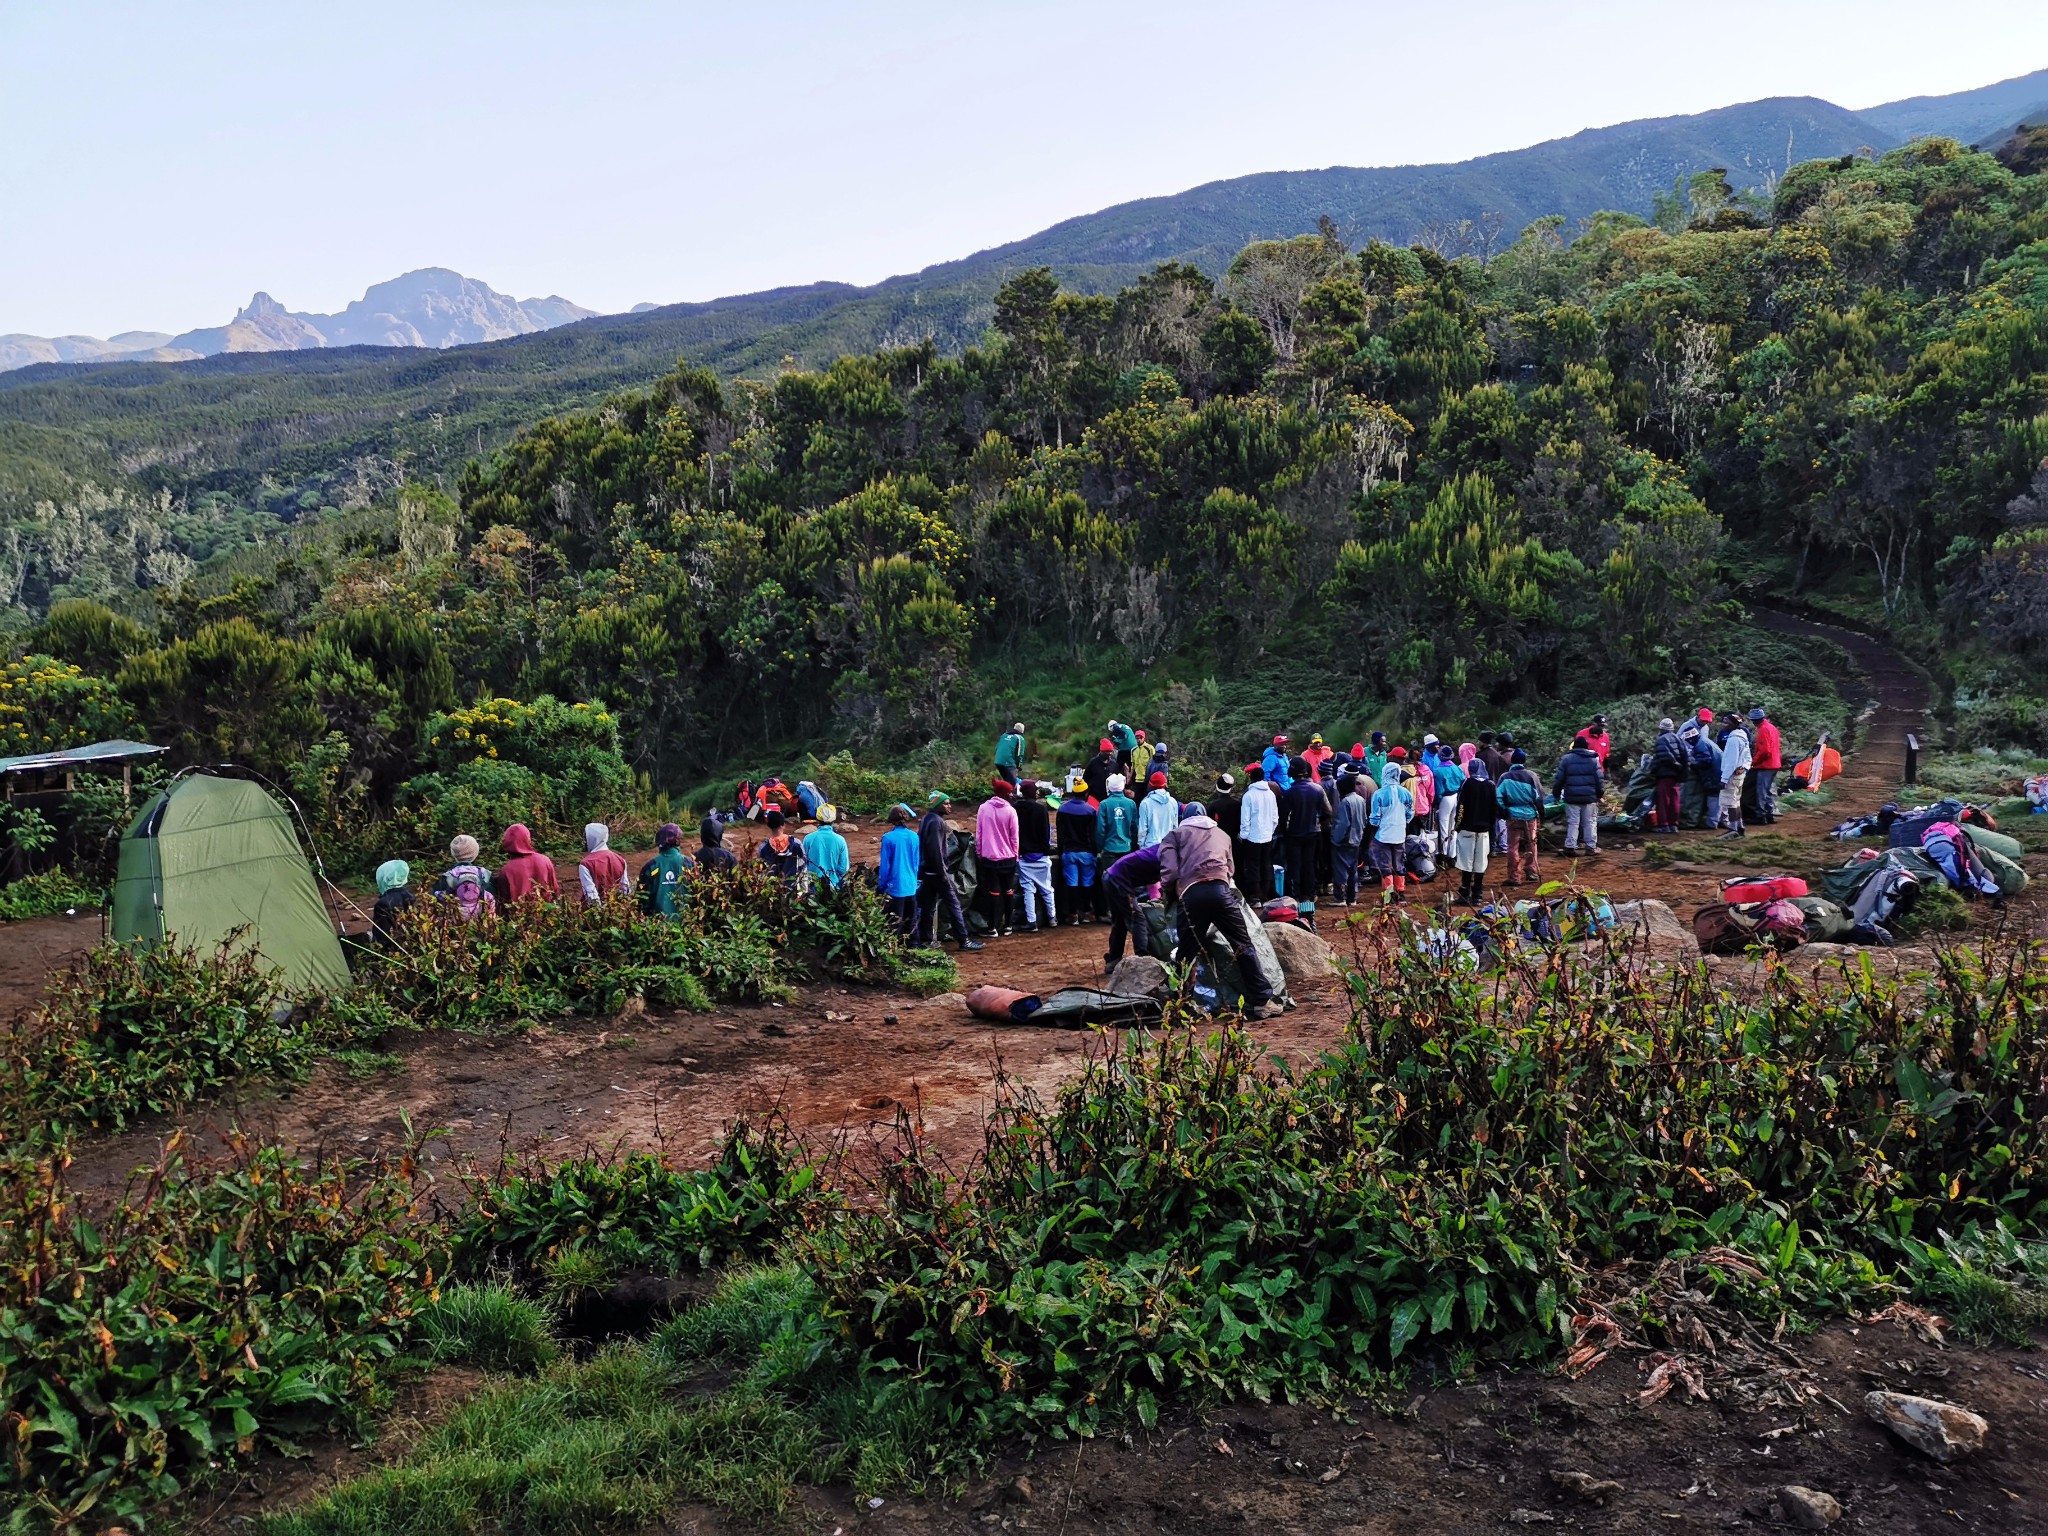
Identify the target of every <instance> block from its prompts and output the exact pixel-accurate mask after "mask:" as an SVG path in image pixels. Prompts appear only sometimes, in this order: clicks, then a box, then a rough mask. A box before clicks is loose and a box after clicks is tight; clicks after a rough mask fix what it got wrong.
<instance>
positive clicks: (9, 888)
mask: <svg viewBox="0 0 2048 1536" xmlns="http://www.w3.org/2000/svg"><path fill="white" fill-rule="evenodd" d="M105 894H106V893H105V892H104V891H102V890H100V889H99V888H98V887H96V886H90V885H86V884H84V883H83V882H82V881H80V880H79V879H78V878H77V877H76V876H74V875H71V874H69V873H68V872H66V871H64V870H61V869H51V870H45V871H44V872H43V873H42V874H39V875H24V876H23V877H22V878H21V879H19V880H16V881H13V882H11V883H10V884H7V885H4V886H0V923H17V922H20V921H22V920H23V919H24V918H30V917H54V916H55V915H56V914H57V913H59V912H63V911H66V910H68V909H69V908H72V907H85V908H91V909H94V910H97V909H98V907H99V904H100V901H101V899H102V898H103V897H104V896H105Z"/></svg>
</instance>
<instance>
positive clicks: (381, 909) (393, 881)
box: [370, 859, 413, 949]
mask: <svg viewBox="0 0 2048 1536" xmlns="http://www.w3.org/2000/svg"><path fill="white" fill-rule="evenodd" d="M412 902H413V895H412V866H411V865H410V864H408V863H406V862H405V860H403V859H386V860H385V861H384V862H383V863H382V864H379V865H378V866H377V905H376V906H374V907H372V908H371V909H370V937H371V939H372V941H373V942H374V943H375V944H376V946H377V947H378V948H379V949H390V948H391V947H392V946H393V945H394V944H395V943H396V942H397V940H396V938H395V931H396V929H397V926H398V914H399V913H401V912H403V911H404V910H405V909H406V908H407V907H409V906H411V905H412Z"/></svg>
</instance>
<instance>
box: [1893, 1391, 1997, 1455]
mask: <svg viewBox="0 0 2048 1536" xmlns="http://www.w3.org/2000/svg"><path fill="white" fill-rule="evenodd" d="M1863 1411H1864V1412H1865V1413H1867V1414H1869V1415H1870V1419H1871V1422H1872V1423H1874V1424H1876V1425H1878V1426H1879V1427H1880V1428H1882V1429H1884V1430H1885V1431H1886V1432H1888V1433H1889V1434H1890V1435H1891V1436H1892V1438H1893V1439H1895V1440H1897V1441H1899V1442H1900V1443H1901V1444H1903V1445H1905V1446H1908V1447H1910V1448H1911V1449H1913V1450H1916V1451H1918V1452H1919V1453H1920V1454H1921V1455H1923V1456H1930V1457H1932V1458H1933V1459H1934V1460H1936V1461H1939V1462H1943V1463H1946V1462H1951V1461H1954V1460H1955V1459H1956V1458H1957V1457H1959V1456H1967V1455H1969V1454H1970V1453H1971V1452H1972V1451H1979V1450H1982V1449H1983V1448H1984V1437H1985V1436H1986V1435H1987V1434H1989V1433H1990V1432H1991V1426H1990V1425H1989V1424H1987V1423H1985V1422H1984V1420H1983V1419H1981V1418H1979V1417H1978V1416H1977V1415H1976V1414H1974V1413H1972V1412H1970V1410H1969V1409H1967V1408H1960V1407H1958V1406H1956V1405H1955V1404H1954V1403H1944V1402H1938V1401H1936V1400H1935V1399H1934V1398H1931V1397H1912V1396H1909V1395H1908V1394H1906V1393H1904V1392H1872V1393H1870V1394H1869V1395H1868V1396H1866V1397H1865V1398H1864V1399H1863Z"/></svg>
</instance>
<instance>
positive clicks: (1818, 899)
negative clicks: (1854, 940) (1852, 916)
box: [1791, 896, 1855, 944]
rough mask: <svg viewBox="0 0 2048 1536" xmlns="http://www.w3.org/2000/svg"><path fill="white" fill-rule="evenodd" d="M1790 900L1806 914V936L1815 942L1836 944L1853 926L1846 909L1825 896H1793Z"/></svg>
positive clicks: (1847, 934) (1844, 937) (1845, 936)
mask: <svg viewBox="0 0 2048 1536" xmlns="http://www.w3.org/2000/svg"><path fill="white" fill-rule="evenodd" d="M1791 901H1792V905H1793V906H1795V907H1797V908H1798V909H1799V910H1800V911H1801V912H1803V913H1804V914H1805V915H1806V937H1807V938H1808V940H1809V941H1811V942H1813V943H1815V944H1838V943H1840V942H1841V941H1842V940H1843V939H1846V938H1847V937H1848V936H1849V934H1850V932H1851V931H1852V929H1853V928H1854V926H1855V925H1854V924H1853V923H1851V921H1850V920H1849V913H1848V909H1847V908H1845V907H1843V906H1842V905H1841V904H1840V903H1839V902H1833V901H1829V900H1828V899H1827V897H1825V896H1794V897H1792V898H1791Z"/></svg>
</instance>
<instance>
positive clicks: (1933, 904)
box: [1891, 880, 1970, 939]
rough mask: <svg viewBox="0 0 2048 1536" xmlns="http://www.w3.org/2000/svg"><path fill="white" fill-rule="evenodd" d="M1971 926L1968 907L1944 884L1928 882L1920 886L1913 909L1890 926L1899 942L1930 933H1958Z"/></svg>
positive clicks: (1959, 896) (1901, 914)
mask: <svg viewBox="0 0 2048 1536" xmlns="http://www.w3.org/2000/svg"><path fill="white" fill-rule="evenodd" d="M1969 926H1970V904H1969V903H1968V902H1966V901H1964V900H1963V898H1962V896H1961V895H1960V894H1958V893H1957V892H1956V891H1955V890H1954V889H1953V888H1951V887H1950V886H1949V885H1948V884H1947V883H1946V882H1945V881H1939V880H1931V881H1927V882H1925V883H1923V884H1922V885H1921V887H1920V895H1919V897H1918V899H1916V900H1915V901H1914V903H1913V904H1912V906H1910V907H1908V908H1907V909H1906V910H1905V911H1904V912H1902V913H1900V914H1899V916H1898V919H1897V920H1896V921H1895V922H1893V923H1892V925H1891V928H1892V932H1894V933H1896V934H1897V935H1898V936H1899V937H1900V938H1902V939H1917V938H1919V937H1921V936H1922V935H1923V934H1929V933H1961V932H1963V931H1964V930H1965V929H1967V928H1968V927H1969Z"/></svg>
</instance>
